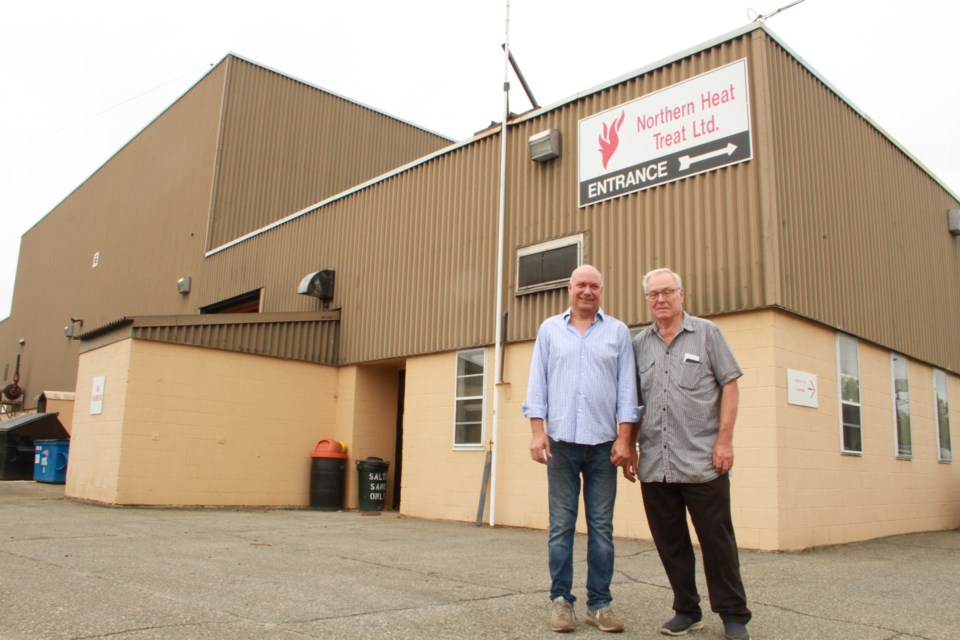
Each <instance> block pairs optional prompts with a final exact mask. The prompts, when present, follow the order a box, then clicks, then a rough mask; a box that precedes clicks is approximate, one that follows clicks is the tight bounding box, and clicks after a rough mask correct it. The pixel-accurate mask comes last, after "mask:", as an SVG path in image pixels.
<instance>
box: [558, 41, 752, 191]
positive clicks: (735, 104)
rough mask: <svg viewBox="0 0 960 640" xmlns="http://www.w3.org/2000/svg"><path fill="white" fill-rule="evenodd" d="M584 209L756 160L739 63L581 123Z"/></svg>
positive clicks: (744, 71)
mask: <svg viewBox="0 0 960 640" xmlns="http://www.w3.org/2000/svg"><path fill="white" fill-rule="evenodd" d="M578 135H579V144H578V146H577V148H578V160H577V161H578V175H579V183H580V197H579V206H581V207H585V206H587V205H591V204H595V203H597V202H603V201H604V200H609V199H611V198H618V197H620V196H624V195H627V194H628V193H634V192H636V191H642V190H643V189H649V188H650V187H655V186H657V185H660V184H664V183H667V182H673V181H674V180H681V179H683V178H689V177H690V176H694V175H697V174H698V173H704V172H705V171H712V170H714V169H718V168H720V167H725V166H728V165H732V164H737V163H739V162H745V161H747V160H750V159H751V158H752V157H753V145H752V142H751V137H750V98H749V95H748V93H747V61H746V59H741V60H738V61H736V62H733V63H730V64H728V65H726V66H723V67H720V68H718V69H714V70H713V71H708V72H707V73H703V74H701V75H699V76H695V77H693V78H690V79H689V80H685V81H683V82H680V83H677V84H675V85H671V86H669V87H666V88H665V89H661V90H660V91H656V92H654V93H651V94H649V95H646V96H643V97H642V98H638V99H636V100H633V101H631V102H627V103H624V104H621V105H619V106H617V107H614V108H613V109H608V110H607V111H604V112H602V113H598V114H596V115H593V116H590V117H589V118H584V119H583V120H581V121H580V123H579V130H578Z"/></svg>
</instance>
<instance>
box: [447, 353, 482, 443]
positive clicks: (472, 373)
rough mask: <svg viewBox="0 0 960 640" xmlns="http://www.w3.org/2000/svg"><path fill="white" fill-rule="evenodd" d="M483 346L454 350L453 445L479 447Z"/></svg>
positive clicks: (480, 440)
mask: <svg viewBox="0 0 960 640" xmlns="http://www.w3.org/2000/svg"><path fill="white" fill-rule="evenodd" d="M486 368H487V351H486V349H473V350H471V351H461V352H459V353H458V354H457V390H456V402H455V405H456V409H455V411H454V419H453V448H454V449H482V448H483V416H484V415H485V413H484V410H483V406H484V398H485V397H486V393H485V386H486V385H485V381H486V378H485V376H484V372H485V371H486Z"/></svg>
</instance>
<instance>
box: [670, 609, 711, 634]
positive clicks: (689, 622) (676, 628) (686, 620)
mask: <svg viewBox="0 0 960 640" xmlns="http://www.w3.org/2000/svg"><path fill="white" fill-rule="evenodd" d="M700 629H703V620H694V619H693V618H691V617H690V616H688V615H686V614H685V613H678V614H677V615H675V616H673V617H672V618H671V619H669V620H667V621H666V622H664V623H663V625H662V626H661V627H660V633H662V634H663V635H665V636H685V635H687V634H688V633H690V632H691V631H700Z"/></svg>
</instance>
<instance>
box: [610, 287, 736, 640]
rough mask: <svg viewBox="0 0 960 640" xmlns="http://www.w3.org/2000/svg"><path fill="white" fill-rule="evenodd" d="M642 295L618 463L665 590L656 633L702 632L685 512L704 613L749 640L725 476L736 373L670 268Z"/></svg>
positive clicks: (720, 340) (731, 634) (730, 634)
mask: <svg viewBox="0 0 960 640" xmlns="http://www.w3.org/2000/svg"><path fill="white" fill-rule="evenodd" d="M643 292H644V295H645V296H646V298H647V304H648V306H649V307H650V311H651V313H652V314H653V318H654V323H653V324H652V325H650V326H649V327H647V328H646V329H644V330H643V331H642V332H641V333H639V334H638V335H637V336H636V338H634V340H633V352H634V356H635V358H636V361H637V374H638V380H639V383H640V394H641V399H642V402H643V404H644V405H645V407H646V412H645V413H644V416H643V422H642V423H641V426H640V427H639V432H640V433H639V436H640V437H639V440H640V456H639V461H632V462H631V463H629V464H627V465H626V466H624V475H625V476H626V477H627V479H628V480H630V481H633V480H635V473H634V470H636V472H637V473H639V475H640V481H641V489H642V491H643V507H644V510H645V511H646V514H647V522H648V523H649V525H650V532H651V533H652V534H653V540H654V542H655V543H656V545H657V551H658V552H659V554H660V560H661V561H662V563H663V568H664V570H665V571H666V573H667V577H668V578H669V580H670V586H671V587H672V588H673V608H674V610H675V612H676V615H675V616H674V617H673V618H672V619H671V620H668V621H667V622H665V623H664V624H663V625H662V626H661V628H660V631H661V633H663V634H665V635H670V636H680V635H685V634H687V633H688V632H690V631H696V630H698V629H702V628H703V622H702V619H703V612H702V611H701V609H700V595H699V594H698V593H697V584H696V577H695V574H696V557H695V556H694V551H693V545H692V543H691V539H690V532H689V530H688V529H687V517H686V516H687V511H689V512H690V518H691V520H692V522H693V526H694V529H695V530H696V532H697V538H698V540H699V541H700V550H701V553H702V555H703V568H704V575H705V577H706V580H707V590H708V591H709V595H710V607H711V609H712V610H713V611H714V612H716V613H718V614H720V618H721V619H722V620H723V629H724V635H725V637H726V638H727V639H728V640H749V638H750V634H749V633H748V632H747V626H746V625H747V623H748V622H749V621H750V617H751V613H750V610H749V609H748V608H747V596H746V593H745V591H744V588H743V581H742V579H741V577H740V561H739V556H738V553H737V540H736V536H735V535H734V531H733V521H732V518H731V515H730V477H729V474H730V470H731V468H732V467H733V425H734V422H735V421H736V417H737V403H738V399H739V391H738V388H737V378H739V377H740V376H741V375H743V372H742V371H741V370H740V367H739V365H738V364H737V361H736V359H735V358H734V356H733V353H732V352H731V351H730V347H729V346H728V345H727V342H726V340H725V339H724V337H723V334H721V333H720V329H719V328H718V327H717V325H715V324H714V323H712V322H710V321H709V320H704V319H702V318H696V317H694V316H690V315H687V313H686V312H684V310H683V294H684V292H683V283H682V282H681V280H680V276H678V275H677V274H676V273H674V272H672V271H670V270H669V269H656V270H654V271H651V272H650V273H648V274H646V275H645V276H644V277H643ZM633 456H636V451H634V452H633Z"/></svg>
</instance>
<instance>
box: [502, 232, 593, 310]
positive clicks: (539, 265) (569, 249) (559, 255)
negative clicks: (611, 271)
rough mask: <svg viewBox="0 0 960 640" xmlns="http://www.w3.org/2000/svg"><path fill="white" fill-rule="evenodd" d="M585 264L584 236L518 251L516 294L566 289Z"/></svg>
mask: <svg viewBox="0 0 960 640" xmlns="http://www.w3.org/2000/svg"><path fill="white" fill-rule="evenodd" d="M582 261H583V235H576V236H570V237H568V238H560V239H559V240H551V241H550V242H542V243H540V244H535V245H532V246H529V247H524V248H523V249H518V250H517V294H518V295H519V294H523V293H533V292H534V291H544V290H546V289H556V288H558V287H563V286H566V284H567V282H569V281H570V274H571V273H573V270H574V269H576V268H577V267H579V266H580V264H581V262H582Z"/></svg>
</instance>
